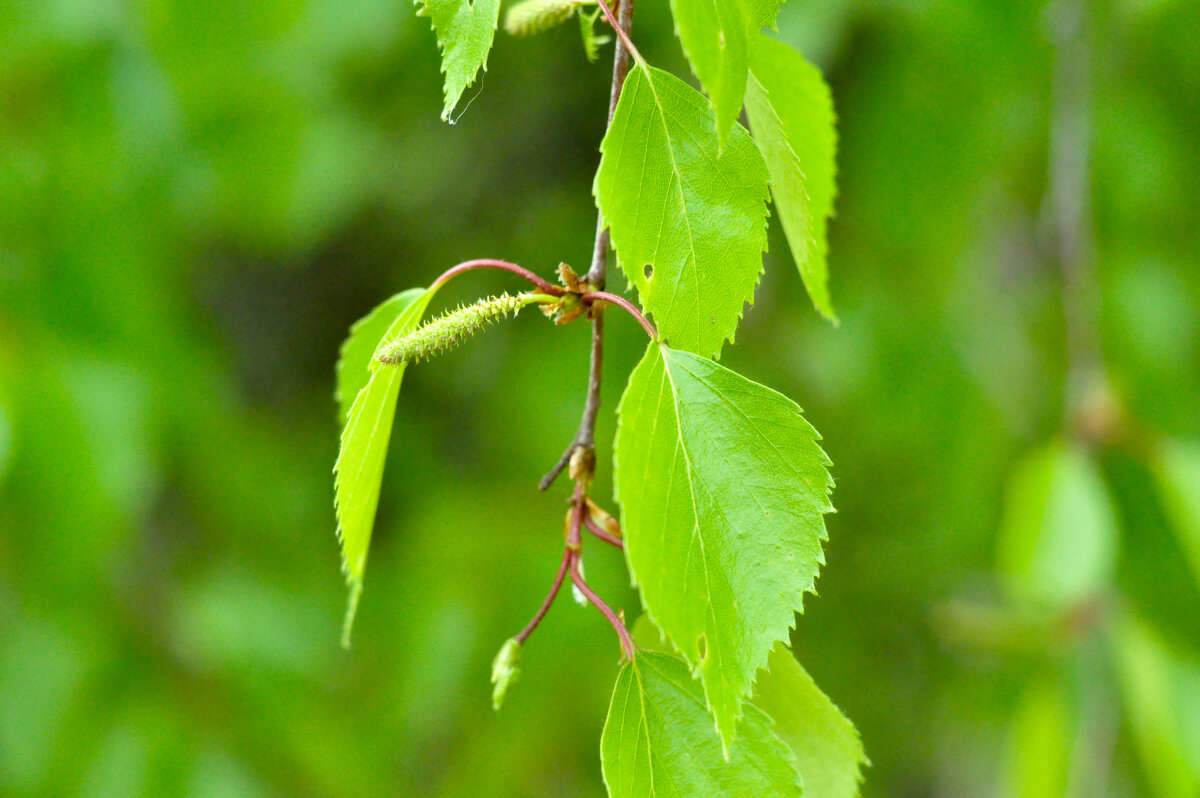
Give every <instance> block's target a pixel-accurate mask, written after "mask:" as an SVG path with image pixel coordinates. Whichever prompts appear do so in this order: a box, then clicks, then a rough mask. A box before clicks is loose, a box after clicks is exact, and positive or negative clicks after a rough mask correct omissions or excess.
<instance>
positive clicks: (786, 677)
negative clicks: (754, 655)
mask: <svg viewBox="0 0 1200 798" xmlns="http://www.w3.org/2000/svg"><path fill="white" fill-rule="evenodd" d="M751 703H753V704H754V705H755V706H757V707H758V708H759V709H761V710H762V711H763V712H766V713H767V714H768V715H770V716H771V719H772V720H774V721H775V733H776V734H778V735H779V736H780V738H781V739H782V740H783V741H784V742H785V743H787V744H788V745H789V746H791V749H792V751H794V752H795V754H796V764H797V766H798V767H799V769H800V775H802V776H803V777H804V794H805V795H808V796H816V797H818V798H854V796H856V795H858V785H859V782H861V781H862V766H863V765H865V764H868V763H867V756H866V753H865V752H864V751H863V745H862V739H861V738H860V737H859V736H858V729H856V728H854V724H853V723H851V722H850V719H849V718H847V717H846V716H845V715H843V714H842V711H841V710H840V709H838V708H837V706H835V705H834V703H833V702H832V701H830V700H829V697H828V696H826V695H825V694H824V693H823V692H821V688H819V687H817V684H816V682H814V681H813V679H812V677H811V676H809V675H808V671H806V670H804V668H803V667H802V666H801V665H800V663H799V662H797V661H796V658H795V657H794V656H792V652H791V650H790V649H789V648H788V647H787V646H786V645H784V644H783V643H776V644H775V648H774V649H772V650H771V656H770V659H768V660H767V669H766V670H765V671H761V672H760V673H759V675H758V679H757V680H756V681H755V683H754V698H753V699H752V701H751Z"/></svg>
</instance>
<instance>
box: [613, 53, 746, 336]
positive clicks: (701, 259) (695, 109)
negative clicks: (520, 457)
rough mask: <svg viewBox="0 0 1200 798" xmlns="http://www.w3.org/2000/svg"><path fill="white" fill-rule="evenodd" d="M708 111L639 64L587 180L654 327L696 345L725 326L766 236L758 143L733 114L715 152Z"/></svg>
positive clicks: (671, 80) (728, 329)
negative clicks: (592, 178) (726, 140)
mask: <svg viewBox="0 0 1200 798" xmlns="http://www.w3.org/2000/svg"><path fill="white" fill-rule="evenodd" d="M712 120H713V117H712V113H711V112H710V111H709V110H708V108H707V104H706V102H705V100H704V97H703V96H702V95H700V93H699V92H697V91H696V90H695V89H693V88H692V87H690V86H688V85H687V84H686V83H684V82H683V81H681V80H679V79H678V78H676V77H674V76H672V75H670V74H668V73H666V72H663V71H662V70H658V69H653V68H651V67H646V66H644V65H639V66H637V67H636V68H635V69H634V70H633V71H632V72H630V74H629V79H628V80H627V81H626V82H625V88H624V89H623V90H622V91H621V99H620V101H619V102H618V103H617V110H616V114H615V115H614V116H613V121H612V125H611V126H610V127H609V129H608V133H607V134H606V135H605V137H604V141H603V143H602V144H601V147H600V148H601V151H602V153H603V155H602V157H601V159H600V169H599V171H598V172H597V173H596V186H595V191H596V199H597V201H598V203H599V205H600V210H601V212H602V213H603V215H604V219H605V221H606V222H607V223H608V225H609V228H610V230H611V233H612V243H613V247H614V248H615V249H616V251H617V254H618V256H619V257H620V264H621V268H622V269H624V270H625V274H626V276H627V277H628V278H629V281H630V282H631V283H633V284H634V285H635V286H637V289H638V293H639V294H640V295H641V299H642V305H643V307H645V309H646V310H647V311H648V312H649V313H651V314H653V316H654V320H655V323H656V324H657V325H658V331H659V333H660V334H661V335H662V336H663V338H664V340H665V341H667V342H668V343H670V344H671V346H673V347H675V348H676V349H686V350H688V351H691V352H696V353H698V354H701V355H716V354H719V353H720V351H721V347H722V345H723V344H724V342H725V339H726V338H732V337H733V333H734V331H735V330H736V329H737V325H738V320H739V319H740V318H741V315H742V307H743V305H744V304H745V303H746V302H751V301H753V299H754V286H755V284H756V283H757V282H758V277H759V274H761V273H762V252H763V250H764V249H766V246H767V237H766V218H767V207H766V199H767V196H768V191H767V168H766V165H765V164H764V163H763V159H762V154H761V153H760V152H759V151H758V147H756V146H755V145H754V142H753V141H752V140H751V139H750V135H749V134H748V133H747V132H746V130H745V129H744V128H742V127H741V126H740V125H739V126H737V127H735V128H734V130H733V134H732V137H731V139H730V142H729V143H728V145H726V147H725V149H724V151H723V152H721V153H720V154H718V152H717V149H718V148H717V138H716V136H715V135H714V133H713V130H712ZM651 271H652V274H649V272H651Z"/></svg>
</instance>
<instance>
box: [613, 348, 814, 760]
mask: <svg viewBox="0 0 1200 798" xmlns="http://www.w3.org/2000/svg"><path fill="white" fill-rule="evenodd" d="M618 415H619V424H618V431H617V441H616V484H617V491H618V493H617V498H618V500H619V501H620V504H621V516H622V522H621V523H622V528H623V530H624V532H625V551H626V556H627V558H628V561H629V567H630V572H631V574H632V576H633V579H634V582H635V583H636V584H637V585H638V586H639V587H640V588H641V595H642V603H643V604H644V605H645V608H646V612H647V613H648V614H649V615H650V617H651V618H652V619H653V621H654V622H655V624H657V625H658V627H659V628H660V629H662V630H663V631H664V632H665V633H666V635H667V636H668V637H669V638H670V640H671V641H672V643H673V644H674V646H675V648H676V650H677V651H679V653H680V654H682V655H683V658H684V659H685V660H687V661H688V663H689V664H690V665H691V666H692V667H693V668H696V669H698V670H699V672H700V676H701V678H702V680H703V682H704V692H705V695H706V696H707V698H708V703H709V706H710V708H711V709H712V712H713V715H714V716H715V718H716V723H717V728H718V729H719V731H720V732H721V736H722V738H723V740H724V741H725V743H726V744H727V745H728V743H729V742H730V741H731V740H732V739H733V736H734V729H735V726H736V722H737V719H738V716H739V715H740V713H741V706H742V701H743V699H744V698H746V697H747V696H748V695H749V693H750V688H751V684H752V683H753V680H754V675H755V672H756V671H757V670H758V669H759V668H760V667H762V666H763V665H765V664H766V661H767V655H768V654H769V653H770V651H771V648H772V647H773V646H774V645H775V644H776V643H777V642H779V641H782V640H786V639H787V638H788V630H789V629H790V628H791V626H792V623H793V620H794V613H795V612H796V611H797V610H800V609H801V603H802V599H803V594H804V593H805V592H811V591H813V589H814V580H815V578H816V575H817V571H818V570H819V568H820V566H821V565H823V564H824V555H823V553H822V551H821V543H822V541H823V540H825V539H826V533H825V522H824V518H823V517H822V516H823V514H824V513H827V512H831V511H832V510H833V507H832V505H831V504H830V503H829V491H830V489H831V487H832V485H833V482H832V480H831V479H830V477H829V472H828V471H827V470H826V466H827V465H828V464H829V460H828V458H826V456H825V453H824V452H822V451H821V448H820V447H819V446H818V445H817V440H818V439H819V436H818V435H817V433H816V431H815V430H814V429H813V428H812V427H811V426H810V425H809V424H808V422H806V421H805V420H804V419H803V418H802V417H801V415H800V408H799V407H797V406H796V404H795V403H794V402H792V401H791V400H790V399H788V398H787V397H785V396H782V395H780V394H778V393H776V392H775V391H772V390H770V389H769V388H765V387H763V386H762V385H758V384H756V383H754V382H751V381H750V380H748V379H746V378H745V377H742V376H740V375H738V374H735V373H734V372H732V371H729V370H728V369H726V368H723V367H722V366H720V365H718V364H717V363H714V362H713V361H711V360H708V359H706V358H702V357H698V356H696V355H693V354H690V353H687V352H679V351H676V350H673V349H669V348H667V347H665V346H664V347H660V346H658V345H656V344H651V345H650V348H649V350H648V351H647V353H646V355H645V357H644V358H643V359H642V362H641V363H640V364H639V365H638V367H637V368H636V369H635V370H634V372H633V374H632V375H631V376H630V379H629V386H628V387H627V388H626V390H625V395H624V396H623V397H622V399H621V404H620V407H619V409H618Z"/></svg>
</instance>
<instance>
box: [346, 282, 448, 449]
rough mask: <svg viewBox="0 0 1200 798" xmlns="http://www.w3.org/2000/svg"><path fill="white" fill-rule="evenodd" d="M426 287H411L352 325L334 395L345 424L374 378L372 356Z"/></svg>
mask: <svg viewBox="0 0 1200 798" xmlns="http://www.w3.org/2000/svg"><path fill="white" fill-rule="evenodd" d="M424 293H425V289H424V288H410V289H408V290H407V291H402V292H401V293H399V294H396V295H395V296H394V297H392V298H391V299H387V300H385V301H383V302H382V303H380V304H379V305H378V306H376V308H375V309H374V310H372V311H371V312H370V313H368V314H367V315H366V316H363V317H362V318H361V319H359V320H358V321H356V322H354V324H353V325H352V326H351V327H350V335H349V336H348V337H347V338H346V340H345V342H344V343H343V344H342V349H341V353H340V356H339V357H338V362H337V389H336V390H335V392H334V399H335V401H337V403H338V407H339V411H340V412H339V415H338V418H339V419H340V423H341V425H342V426H345V424H346V419H347V418H349V417H350V406H351V405H353V404H354V400H355V399H356V398H357V397H358V392H359V391H361V390H362V389H363V388H365V387H366V385H367V381H368V380H369V379H370V378H371V368H370V366H371V360H372V358H373V357H374V355H375V350H376V349H377V348H378V347H379V342H380V341H382V340H383V338H384V336H386V335H387V331H388V329H389V328H390V327H391V326H392V325H393V324H394V323H395V322H396V319H398V318H399V317H400V314H401V313H403V312H404V311H405V310H407V309H408V307H409V306H410V305H411V304H412V303H413V302H415V301H417V300H418V299H420V298H421V296H422V295H423V294H424Z"/></svg>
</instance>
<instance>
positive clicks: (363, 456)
mask: <svg viewBox="0 0 1200 798" xmlns="http://www.w3.org/2000/svg"><path fill="white" fill-rule="evenodd" d="M400 297H406V298H407V299H408V303H409V304H408V305H407V307H405V308H404V309H403V310H402V311H401V312H400V313H399V314H398V315H397V316H396V317H395V320H394V321H393V322H392V324H391V326H390V327H388V329H387V331H386V333H385V334H384V335H383V336H382V339H383V340H390V339H392V338H395V337H396V336H398V335H403V334H404V333H407V332H410V331H411V330H413V329H414V328H415V327H416V326H417V324H418V323H419V322H420V321H421V316H422V314H423V313H424V312H425V308H426V307H427V306H428V305H429V300H430V299H432V298H433V291H425V290H419V289H418V290H413V291H406V292H404V293H403V294H401V295H400ZM394 299H395V298H394ZM388 301H389V302H392V301H393V300H388ZM386 304H387V303H385V305H386ZM395 309H396V308H394V307H393V310H395ZM373 326H374V325H373V323H372V320H371V317H370V316H368V317H367V319H365V320H364V322H363V323H362V325H361V326H358V325H356V332H355V333H352V334H351V336H352V337H354V335H356V334H357V335H365V329H371V328H373ZM379 343H380V341H376V345H378V344H379ZM364 346H365V344H364ZM346 348H347V349H348V350H349V352H350V353H351V354H352V355H353V356H354V358H355V362H360V361H358V360H357V358H358V355H359V354H360V353H361V352H362V351H363V348H362V347H360V346H359V344H358V343H357V342H353V341H352V342H350V343H349V344H348V345H347V347H346ZM366 368H367V370H368V372H369V377H368V379H367V383H366V385H365V386H363V388H362V389H361V390H359V391H358V393H357V394H356V395H355V398H354V404H353V405H351V407H350V411H349V413H348V414H347V421H346V426H345V427H343V428H342V445H341V450H340V451H339V452H338V458H337V463H336V465H334V467H333V470H334V474H335V481H334V484H335V492H334V508H335V509H336V510H337V519H338V540H339V541H340V542H341V544H342V570H343V571H344V572H345V574H346V582H347V584H348V585H349V586H350V601H349V606H348V607H347V609H346V622H345V626H344V627H343V630H342V645H349V642H350V628H351V626H352V625H353V623H354V613H355V610H356V609H357V607H358V596H359V594H360V593H361V591H362V577H363V569H364V568H365V567H366V563H367V549H368V548H369V547H370V545H371V527H372V526H373V525H374V523H375V509H376V507H377V506H378V505H379V486H380V482H381V481H382V479H383V464H384V460H385V459H386V458H387V449H388V439H389V438H390V437H391V433H392V417H393V416H394V415H395V412H396V398H397V397H398V396H399V395H400V381H401V380H402V379H403V378H404V368H405V366H404V364H403V363H401V364H400V365H397V366H390V365H384V364H382V363H380V362H378V361H376V360H369V363H368V364H367V365H366ZM345 369H346V373H347V375H348V376H349V377H351V378H353V379H355V380H357V379H360V378H361V375H359V374H357V371H356V369H357V366H355V365H354V363H349V362H348V363H346V364H345ZM352 369H354V371H352ZM343 395H345V384H343Z"/></svg>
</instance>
